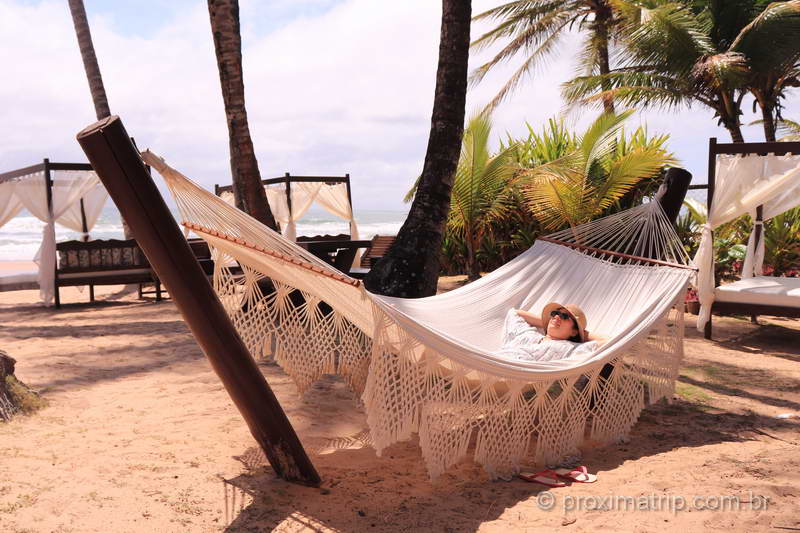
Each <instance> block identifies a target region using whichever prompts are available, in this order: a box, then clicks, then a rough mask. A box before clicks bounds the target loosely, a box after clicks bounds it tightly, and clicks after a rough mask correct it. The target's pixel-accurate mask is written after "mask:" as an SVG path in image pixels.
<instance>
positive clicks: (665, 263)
mask: <svg viewBox="0 0 800 533" xmlns="http://www.w3.org/2000/svg"><path fill="white" fill-rule="evenodd" d="M536 240H538V241H545V242H552V243H553V244H560V245H562V246H568V247H570V248H575V249H576V250H582V251H586V252H596V253H599V254H603V255H612V256H614V257H621V258H623V259H632V260H634V261H644V262H645V263H652V264H654V265H661V266H668V267H674V268H685V269H686V270H694V271H697V268H695V267H693V266H688V265H681V264H680V263H670V262H668V261H660V260H658V259H650V258H649V257H639V256H638V255H629V254H623V253H620V252H612V251H611V250H603V249H601V248H592V247H591V246H583V245H581V244H576V243H574V242H567V241H559V240H557V239H551V238H549V237H537V238H536Z"/></svg>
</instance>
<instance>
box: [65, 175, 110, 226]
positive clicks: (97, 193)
mask: <svg viewBox="0 0 800 533" xmlns="http://www.w3.org/2000/svg"><path fill="white" fill-rule="evenodd" d="M107 198H108V191H106V188H105V187H103V184H102V183H100V181H99V180H98V181H97V183H96V184H95V186H94V187H92V188H91V189H89V191H87V192H86V194H84V195H83V198H79V199H78V201H77V202H75V203H73V204H72V205H70V206H69V207H68V208H67V210H66V211H64V214H63V215H61V216H60V217H59V218H58V219H56V222H57V223H59V224H61V225H62V226H66V227H68V228H69V229H71V230H73V231H78V232H81V233H83V223H82V221H81V202H80V200H81V199H82V200H83V213H84V215H85V216H86V231H87V233H85V234H84V235H85V236H87V237H88V235H89V233H88V232H90V231H92V228H93V227H94V225H95V224H97V219H98V218H99V217H100V212H101V211H102V210H103V206H104V205H105V203H106V199H107Z"/></svg>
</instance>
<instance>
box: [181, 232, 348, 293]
mask: <svg viewBox="0 0 800 533" xmlns="http://www.w3.org/2000/svg"><path fill="white" fill-rule="evenodd" d="M183 225H184V226H186V227H187V228H189V229H191V230H192V231H196V232H198V233H205V234H206V235H211V236H213V237H218V238H220V239H224V240H226V241H228V242H233V243H236V244H239V245H241V246H245V247H246V248H250V249H251V250H255V251H257V252H260V253H262V254H264V255H268V256H270V257H274V258H275V259H280V260H281V261H285V262H287V263H291V264H293V265H295V266H299V267H301V268H305V269H306V270H310V271H312V272H314V273H316V274H320V275H322V276H325V277H326V278H331V279H334V280H336V281H339V282H341V283H345V284H347V285H352V286H353V287H359V286H360V285H361V280H357V279H353V278H351V277H350V276H345V275H344V274H339V273H337V272H330V271H328V270H325V269H324V268H322V267H320V266H317V265H314V264H312V263H309V262H307V261H303V260H301V259H297V258H296V257H291V256H289V255H286V254H282V253H280V252H276V251H274V250H268V249H267V248H264V247H263V246H258V245H256V244H252V243H249V242H247V241H245V240H243V239H240V238H238V237H232V236H230V235H226V234H225V233H222V232H221V231H217V230H214V229H211V228H206V227H205V226H201V225H199V224H194V223H192V222H183Z"/></svg>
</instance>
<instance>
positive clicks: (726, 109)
mask: <svg viewBox="0 0 800 533" xmlns="http://www.w3.org/2000/svg"><path fill="white" fill-rule="evenodd" d="M716 109H717V113H718V114H719V117H720V120H721V121H722V124H723V126H725V129H726V130H728V133H730V134H731V140H733V142H735V143H743V142H744V137H743V136H742V123H741V122H740V121H739V104H738V103H737V100H736V98H734V94H733V91H730V92H721V94H720V95H719V100H718V106H717V108H716Z"/></svg>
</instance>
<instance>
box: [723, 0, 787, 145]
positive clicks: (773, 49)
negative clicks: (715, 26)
mask: <svg viewBox="0 0 800 533" xmlns="http://www.w3.org/2000/svg"><path fill="white" fill-rule="evenodd" d="M730 49H731V51H732V52H735V53H739V54H742V55H743V56H744V57H745V58H747V64H748V67H749V70H750V75H749V76H748V80H747V84H746V88H747V90H748V91H750V93H751V94H752V95H753V96H754V97H755V101H756V103H757V104H758V106H759V108H760V109H761V116H762V124H763V126H764V138H765V139H766V140H767V141H768V142H774V141H775V131H776V122H777V121H779V120H780V119H781V100H783V99H784V98H785V97H786V90H787V88H789V87H798V86H800V0H791V1H788V2H775V3H773V4H770V5H768V6H767V7H766V9H764V10H763V11H762V12H761V13H760V14H758V16H756V17H755V18H754V19H753V20H752V22H750V23H749V24H747V26H745V27H744V28H743V29H742V31H741V32H740V33H739V34H738V35H737V36H736V40H735V41H734V42H733V43H732V44H731V47H730Z"/></svg>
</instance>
